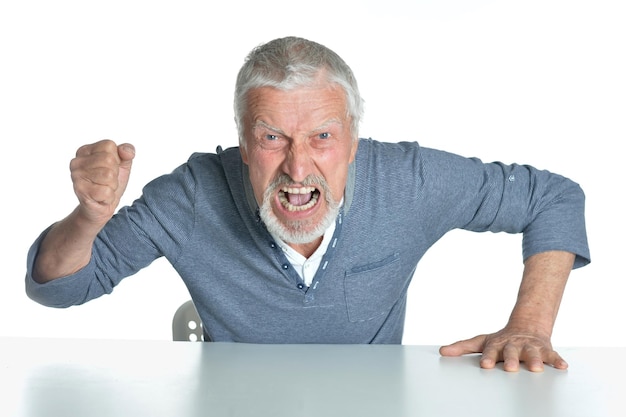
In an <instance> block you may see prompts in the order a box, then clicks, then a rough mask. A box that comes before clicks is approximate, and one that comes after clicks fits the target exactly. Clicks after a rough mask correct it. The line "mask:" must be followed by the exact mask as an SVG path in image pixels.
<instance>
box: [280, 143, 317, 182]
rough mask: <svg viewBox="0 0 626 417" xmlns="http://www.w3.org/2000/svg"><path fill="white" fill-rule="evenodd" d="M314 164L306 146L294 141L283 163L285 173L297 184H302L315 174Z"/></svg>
mask: <svg viewBox="0 0 626 417" xmlns="http://www.w3.org/2000/svg"><path fill="white" fill-rule="evenodd" d="M314 165H315V164H314V162H313V159H312V156H311V153H310V150H309V149H308V148H307V146H306V144H304V143H298V142H297V141H294V142H292V143H291V146H290V147H289V150H288V151H287V155H286V157H285V160H284V161H283V167H282V168H283V171H284V172H285V174H287V175H289V176H290V177H291V179H293V180H294V181H295V182H302V181H304V179H305V178H306V177H307V176H308V175H310V174H314V172H313V169H314Z"/></svg>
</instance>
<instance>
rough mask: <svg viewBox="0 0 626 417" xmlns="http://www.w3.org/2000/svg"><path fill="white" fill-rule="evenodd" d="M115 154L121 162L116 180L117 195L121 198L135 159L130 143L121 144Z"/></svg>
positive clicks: (133, 149) (133, 148)
mask: <svg viewBox="0 0 626 417" xmlns="http://www.w3.org/2000/svg"><path fill="white" fill-rule="evenodd" d="M117 154H118V156H119V158H120V161H121V162H120V166H119V171H118V178H117V181H118V184H119V185H118V186H119V190H118V195H119V196H120V197H121V196H122V194H124V191H126V186H127V185H128V179H129V177H130V170H131V168H132V165H133V159H134V158H135V147H134V146H133V145H131V144H130V143H123V144H121V145H119V146H118V147H117Z"/></svg>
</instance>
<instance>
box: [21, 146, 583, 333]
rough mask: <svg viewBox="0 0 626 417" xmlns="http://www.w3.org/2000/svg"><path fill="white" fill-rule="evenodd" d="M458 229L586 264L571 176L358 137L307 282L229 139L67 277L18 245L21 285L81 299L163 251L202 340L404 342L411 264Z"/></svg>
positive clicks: (38, 295)
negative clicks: (36, 264)
mask: <svg viewBox="0 0 626 417" xmlns="http://www.w3.org/2000/svg"><path fill="white" fill-rule="evenodd" d="M456 228H462V229H467V230H473V231H478V232H482V231H492V232H501V231H502V232H508V233H520V232H523V233H524V235H523V256H524V258H526V257H528V256H530V255H532V254H535V253H538V252H542V251H547V250H556V249H558V250H566V251H570V252H573V253H575V254H577V258H576V263H575V267H579V266H582V265H585V264H586V263H588V262H589V252H588V246H587V239H586V232H585V222H584V194H583V192H582V191H581V189H580V187H579V186H578V185H577V184H575V183H574V182H572V181H570V180H568V179H566V178H564V177H562V176H558V175H555V174H551V173H549V172H547V171H539V170H536V169H534V168H532V167H529V166H521V165H504V164H501V163H489V164H484V163H482V162H481V161H479V160H477V159H472V158H463V157H460V156H457V155H453V154H449V153H445V152H441V151H436V150H432V149H427V148H422V147H420V146H419V145H418V144H416V143H381V142H377V141H373V140H369V139H362V140H361V141H360V144H359V149H358V153H357V156H356V160H355V162H354V163H353V164H352V166H351V167H350V175H349V180H348V185H347V188H346V194H345V205H344V208H343V211H342V212H341V214H340V215H339V217H338V219H337V228H336V230H335V234H334V237H333V240H332V241H331V243H330V245H329V248H328V251H327V253H326V255H325V256H324V258H323V260H322V262H321V265H320V268H319V270H318V272H317V275H316V276H315V278H314V279H313V283H312V284H311V286H310V287H309V288H307V287H306V286H304V285H303V282H302V280H301V279H300V277H299V275H298V274H297V273H296V271H295V270H294V269H293V268H292V267H291V265H290V264H289V262H288V261H287V259H286V258H285V256H284V254H283V253H282V251H281V249H280V248H279V247H278V246H277V245H276V244H275V243H274V242H273V241H272V238H271V236H270V235H269V233H268V232H267V230H266V229H265V227H264V225H263V223H262V222H261V221H260V219H259V217H258V214H257V205H256V203H255V201H254V198H253V197H252V190H251V187H250V183H249V181H248V177H247V171H246V166H245V165H244V164H243V163H242V161H241V158H240V154H239V150H238V149H237V148H232V149H227V150H224V151H222V152H218V153H217V154H194V155H193V156H192V157H191V158H190V159H189V161H188V162H187V163H185V164H183V165H182V166H180V167H179V168H177V169H176V170H175V171H174V172H173V173H171V174H169V175H165V176H162V177H159V178H157V179H155V180H154V181H152V182H151V183H149V184H148V185H147V186H146V187H145V189H144V191H143V195H142V197H141V198H139V199H138V200H137V201H135V202H134V203H133V204H132V205H131V206H129V207H124V208H122V209H120V211H119V212H118V214H116V215H115V216H114V217H113V219H112V220H111V221H110V222H109V223H107V225H106V226H105V228H104V229H103V230H102V231H101V233H100V234H99V236H98V238H97V240H96V242H95V246H94V250H93V254H92V259H91V262H90V263H89V265H87V266H86V267H85V268H84V269H83V270H81V271H79V272H78V273H76V274H74V275H72V276H68V277H64V278H61V279H58V280H54V281H52V282H49V283H47V284H37V283H35V282H34V281H33V280H32V278H31V271H32V266H33V261H34V258H35V256H36V253H37V249H38V247H39V243H40V239H41V237H40V238H39V239H38V240H37V241H36V242H35V243H34V244H33V246H32V248H31V250H30V252H29V258H28V274H27V277H26V290H27V293H28V295H29V296H30V297H31V298H33V299H34V300H36V301H38V302H40V303H42V304H45V305H49V306H54V307H66V306H70V305H75V304H81V303H84V302H86V301H88V300H90V299H93V298H96V297H99V296H101V295H103V294H108V293H110V292H111V291H112V290H113V288H114V286H115V285H116V284H118V283H119V282H120V281H121V280H122V278H124V277H127V276H130V275H132V274H134V273H136V272H137V271H139V270H140V269H142V268H144V267H146V266H148V265H149V264H150V263H151V262H152V261H154V260H155V259H157V258H159V257H161V256H165V257H166V258H167V259H168V261H169V262H170V263H171V264H172V265H173V266H174V268H175V269H176V271H177V272H178V273H179V274H180V276H181V277H182V279H183V280H184V282H185V284H186V286H187V288H188V289H189V292H190V294H191V296H192V298H193V300H194V302H195V305H196V308H197V309H198V312H199V314H200V316H201V318H202V322H203V324H204V327H205V332H206V333H207V337H208V338H209V339H210V340H214V341H237V342H255V343H401V340H402V332H403V327H404V316H405V307H406V294H407V287H408V285H409V282H410V281H411V278H412V276H413V273H414V271H415V268H416V265H417V263H418V262H419V260H420V259H421V257H422V256H423V255H424V253H425V252H426V251H427V250H428V248H430V247H431V245H433V244H434V243H435V242H436V241H437V240H438V239H439V238H441V237H442V236H443V235H444V234H445V233H446V232H448V231H450V230H452V229H456ZM44 234H45V233H44ZM44 234H42V236H43V235H44Z"/></svg>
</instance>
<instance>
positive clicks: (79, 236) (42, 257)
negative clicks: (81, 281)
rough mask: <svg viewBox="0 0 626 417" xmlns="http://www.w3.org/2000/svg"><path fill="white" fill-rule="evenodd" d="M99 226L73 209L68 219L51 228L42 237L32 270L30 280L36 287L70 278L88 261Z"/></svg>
mask: <svg viewBox="0 0 626 417" xmlns="http://www.w3.org/2000/svg"><path fill="white" fill-rule="evenodd" d="M101 229H102V225H100V224H94V223H92V222H90V221H89V220H87V219H86V218H85V217H84V216H83V215H82V214H81V211H80V207H77V208H76V209H75V210H74V211H73V212H72V213H71V214H70V215H69V216H67V217H66V218H65V219H63V220H61V221H60V222H58V223H56V224H55V225H53V226H52V227H51V228H50V230H49V231H48V233H47V234H46V236H45V237H44V239H43V241H42V243H41V246H40V248H39V252H38V253H37V257H36V259H35V264H34V267H33V279H34V280H35V281H37V282H39V283H44V282H48V281H52V280H54V279H57V278H61V277H64V276H67V275H71V274H73V273H75V272H77V271H79V270H80V269H82V268H83V267H85V266H86V265H87V264H88V263H89V261H90V259H91V249H92V246H93V242H94V240H95V238H96V236H97V234H98V232H99V231H100V230H101Z"/></svg>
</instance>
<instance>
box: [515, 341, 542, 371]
mask: <svg viewBox="0 0 626 417" xmlns="http://www.w3.org/2000/svg"><path fill="white" fill-rule="evenodd" d="M520 360H521V361H523V362H524V363H525V364H526V368H528V370H529V371H531V372H543V358H542V357H541V352H540V351H539V349H537V348H536V347H533V346H528V345H527V346H525V347H524V348H523V349H522V355H521V358H520Z"/></svg>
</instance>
